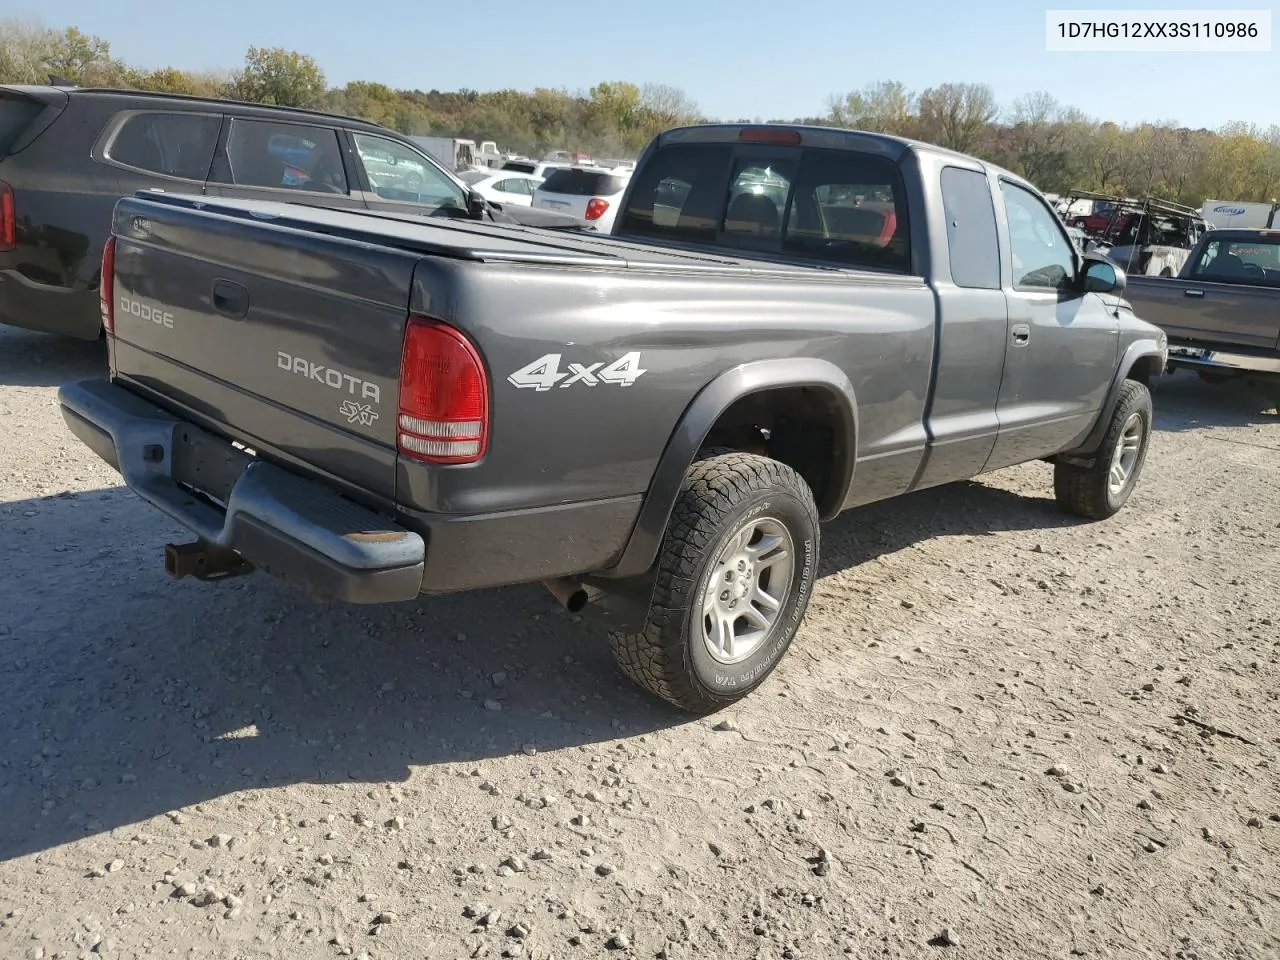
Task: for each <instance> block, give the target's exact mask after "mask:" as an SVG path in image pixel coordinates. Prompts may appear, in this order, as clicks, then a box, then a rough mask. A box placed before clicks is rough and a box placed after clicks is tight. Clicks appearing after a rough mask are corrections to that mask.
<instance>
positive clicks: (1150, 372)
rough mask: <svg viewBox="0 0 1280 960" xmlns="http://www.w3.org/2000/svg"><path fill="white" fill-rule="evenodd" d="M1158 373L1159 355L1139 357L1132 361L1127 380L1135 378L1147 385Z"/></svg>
mask: <svg viewBox="0 0 1280 960" xmlns="http://www.w3.org/2000/svg"><path fill="white" fill-rule="evenodd" d="M1159 373H1160V358H1159V357H1139V358H1138V359H1137V360H1135V361H1134V362H1133V366H1132V367H1131V368H1130V370H1129V374H1128V376H1127V377H1126V378H1125V379H1127V380H1137V381H1138V382H1139V383H1142V384H1145V385H1147V386H1150V385H1151V378H1152V377H1154V376H1156V375H1157V374H1159Z"/></svg>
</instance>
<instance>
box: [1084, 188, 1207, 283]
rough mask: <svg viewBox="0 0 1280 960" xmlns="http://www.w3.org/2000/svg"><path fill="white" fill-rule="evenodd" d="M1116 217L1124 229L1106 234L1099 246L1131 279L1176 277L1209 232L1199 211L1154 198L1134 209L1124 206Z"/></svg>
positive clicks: (1117, 229)
mask: <svg viewBox="0 0 1280 960" xmlns="http://www.w3.org/2000/svg"><path fill="white" fill-rule="evenodd" d="M1113 215H1114V216H1115V218H1116V219H1115V221H1114V222H1115V223H1117V224H1119V223H1123V227H1117V228H1114V229H1112V230H1109V231H1105V232H1104V233H1103V235H1102V237H1101V238H1099V244H1100V246H1103V247H1104V248H1105V250H1106V254H1107V258H1108V259H1109V260H1112V261H1114V262H1115V263H1117V264H1119V265H1120V266H1121V267H1123V268H1124V270H1125V271H1126V272H1127V273H1128V274H1130V275H1131V276H1148V277H1173V276H1176V275H1177V274H1178V273H1179V272H1180V271H1181V270H1182V267H1183V264H1185V263H1186V262H1187V257H1188V256H1189V255H1190V253H1191V249H1192V248H1193V247H1194V246H1195V245H1196V244H1197V243H1198V242H1199V240H1200V238H1201V237H1202V236H1203V235H1204V233H1205V231H1207V230H1208V229H1209V227H1208V224H1206V223H1205V222H1204V219H1203V218H1202V217H1201V216H1200V212H1199V211H1198V210H1194V209H1192V208H1191V207H1184V206H1182V205H1181V204H1177V203H1173V202H1171V201H1168V200H1157V199H1155V198H1154V197H1146V198H1144V199H1143V200H1141V201H1137V202H1136V203H1135V204H1134V205H1133V208H1132V209H1131V210H1126V209H1125V207H1124V206H1123V205H1122V206H1121V207H1120V208H1119V209H1117V210H1116V211H1115V212H1114V214H1113ZM1122 217H1123V219H1121V218H1122Z"/></svg>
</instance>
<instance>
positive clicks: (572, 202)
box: [533, 167, 631, 233]
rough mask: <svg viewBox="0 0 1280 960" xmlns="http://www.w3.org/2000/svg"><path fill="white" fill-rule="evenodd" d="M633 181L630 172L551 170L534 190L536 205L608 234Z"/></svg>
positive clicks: (586, 169)
mask: <svg viewBox="0 0 1280 960" xmlns="http://www.w3.org/2000/svg"><path fill="white" fill-rule="evenodd" d="M630 179H631V171H629V170H623V171H619V170H605V169H603V168H598V167H565V168H562V169H559V170H552V171H551V172H550V173H549V174H547V179H546V180H544V181H543V182H542V183H541V184H540V185H539V186H538V189H537V190H535V191H534V194H533V205H534V206H535V207H541V208H542V209H544V210H554V211H555V212H556V213H564V214H568V215H570V216H573V217H578V218H579V219H581V220H583V221H585V222H586V223H587V224H589V225H590V226H593V227H594V228H595V229H596V230H599V231H600V232H601V233H608V232H609V231H610V229H612V227H613V222H614V218H615V217H616V216H617V215H618V204H619V202H620V201H621V199H622V194H623V191H625V190H626V189H627V183H628V181H629V180H630Z"/></svg>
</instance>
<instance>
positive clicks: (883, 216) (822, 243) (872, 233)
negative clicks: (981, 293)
mask: <svg viewBox="0 0 1280 960" xmlns="http://www.w3.org/2000/svg"><path fill="white" fill-rule="evenodd" d="M782 248H783V250H784V251H786V252H788V253H792V254H796V255H798V256H802V257H808V258H812V259H815V260H824V261H827V262H830V263H836V264H839V265H841V266H848V267H871V268H874V269H887V270H894V271H898V272H903V273H905V272H906V271H907V270H909V269H910V263H911V254H910V245H909V243H908V235H907V208H906V195H905V188H904V186H903V183H902V177H901V175H900V174H899V172H898V168H897V166H895V165H894V164H893V163H892V162H890V161H888V160H885V159H883V158H881V157H876V156H872V155H870V154H865V153H857V152H854V151H851V150H819V149H813V150H807V151H805V153H804V157H803V160H802V161H801V164H800V172H799V175H798V176H797V178H796V188H795V191H794V192H793V195H792V200H791V210H790V213H789V216H788V218H787V227H786V236H785V237H784V238H783V244H782Z"/></svg>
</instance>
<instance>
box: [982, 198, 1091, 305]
mask: <svg viewBox="0 0 1280 960" xmlns="http://www.w3.org/2000/svg"><path fill="white" fill-rule="evenodd" d="M1000 192H1001V194H1003V196H1004V209H1005V216H1006V217H1007V218H1008V220H1009V246H1010V253H1011V254H1012V257H1013V285H1014V287H1026V288H1030V289H1037V290H1062V289H1064V288H1065V287H1066V286H1067V285H1068V284H1070V283H1071V282H1072V280H1074V279H1075V272H1076V260H1075V251H1074V250H1073V249H1072V248H1071V243H1070V242H1069V241H1068V240H1067V235H1066V234H1065V233H1064V232H1063V230H1062V227H1061V225H1060V224H1059V223H1058V219H1057V218H1056V217H1055V216H1054V215H1053V214H1052V213H1050V212H1049V208H1048V207H1046V206H1045V205H1044V204H1043V203H1041V202H1040V201H1039V200H1038V199H1036V197H1035V195H1034V194H1032V193H1030V192H1028V191H1026V190H1024V189H1023V188H1022V187H1019V186H1017V185H1015V184H1012V183H1007V182H1005V181H1003V180H1002V181H1000Z"/></svg>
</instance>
